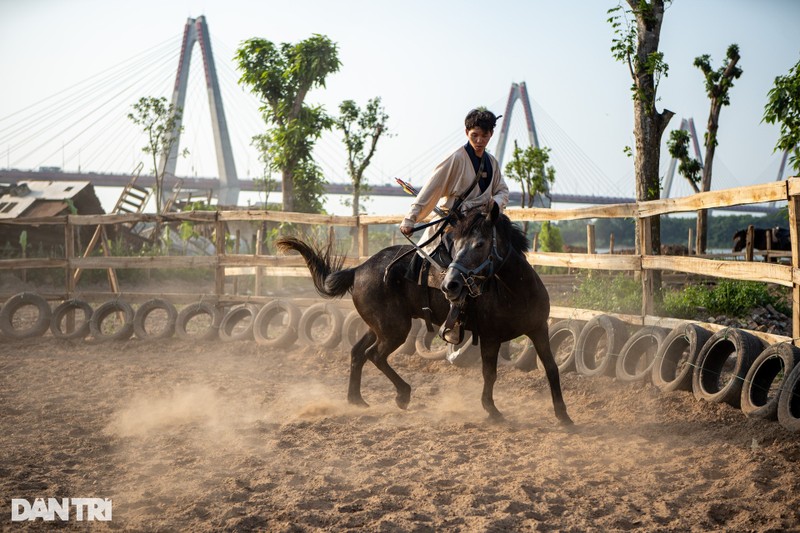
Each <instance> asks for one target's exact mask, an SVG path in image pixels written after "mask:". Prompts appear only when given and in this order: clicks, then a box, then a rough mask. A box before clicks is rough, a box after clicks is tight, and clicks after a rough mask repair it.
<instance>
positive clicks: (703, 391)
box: [692, 328, 766, 407]
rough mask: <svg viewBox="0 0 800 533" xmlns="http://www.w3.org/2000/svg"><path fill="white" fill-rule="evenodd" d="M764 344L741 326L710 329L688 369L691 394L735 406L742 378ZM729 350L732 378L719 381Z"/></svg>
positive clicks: (702, 398)
mask: <svg viewBox="0 0 800 533" xmlns="http://www.w3.org/2000/svg"><path fill="white" fill-rule="evenodd" d="M764 348H766V346H765V344H764V342H763V341H762V340H761V339H759V338H758V337H756V336H754V335H751V334H750V333H747V332H746V331H744V330H741V329H737V328H725V329H722V330H720V331H718V332H716V333H714V334H713V335H712V336H711V338H710V339H708V341H706V343H705V344H704V345H703V349H702V350H701V351H700V353H699V354H698V355H697V362H696V363H695V367H694V372H693V373H692V392H693V393H694V397H695V398H697V399H698V400H706V401H707V402H712V403H723V402H724V403H727V404H730V405H732V406H734V407H739V401H740V400H741V397H742V384H743V382H744V378H745V376H746V375H747V371H748V370H750V366H752V364H753V361H755V360H756V357H758V354H760V353H761V352H762V351H763V350H764ZM733 354H736V363H735V365H734V368H733V378H732V379H730V380H729V381H728V382H727V383H725V384H723V385H720V384H719V376H721V375H722V371H723V367H724V365H725V362H726V361H727V360H728V357H729V356H730V355H733Z"/></svg>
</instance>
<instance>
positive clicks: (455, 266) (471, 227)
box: [441, 202, 503, 302]
mask: <svg viewBox="0 0 800 533" xmlns="http://www.w3.org/2000/svg"><path fill="white" fill-rule="evenodd" d="M499 218H500V208H499V207H498V206H497V204H496V203H494V202H492V207H491V209H489V212H488V213H486V214H484V213H481V212H475V213H473V214H471V215H469V216H467V217H465V218H463V219H461V220H460V221H459V222H458V224H456V226H455V227H454V228H453V232H452V237H453V254H452V255H453V262H452V263H450V266H449V267H448V269H447V272H446V274H445V277H444V280H443V281H442V287H441V288H442V292H444V295H445V297H447V299H448V300H449V301H451V302H462V301H463V300H464V299H465V298H466V296H467V294H468V293H469V294H470V295H471V296H473V297H474V296H478V295H479V294H480V287H481V284H482V283H483V281H484V280H485V279H486V278H488V277H490V276H492V275H493V274H494V271H495V269H496V268H497V267H498V266H499V265H500V263H501V262H502V261H503V258H502V257H501V256H500V254H499V252H498V241H497V229H496V224H497V221H498V219H499Z"/></svg>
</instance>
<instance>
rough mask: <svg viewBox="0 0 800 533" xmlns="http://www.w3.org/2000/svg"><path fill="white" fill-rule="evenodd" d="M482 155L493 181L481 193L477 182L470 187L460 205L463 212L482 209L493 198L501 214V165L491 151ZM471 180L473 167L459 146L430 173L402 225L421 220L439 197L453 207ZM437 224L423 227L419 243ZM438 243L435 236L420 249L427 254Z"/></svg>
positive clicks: (504, 189) (503, 198) (504, 202)
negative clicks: (486, 161)
mask: <svg viewBox="0 0 800 533" xmlns="http://www.w3.org/2000/svg"><path fill="white" fill-rule="evenodd" d="M485 154H486V156H487V159H488V162H490V163H491V165H492V181H491V183H490V184H489V186H488V187H487V188H486V190H485V191H483V192H481V189H480V186H479V185H478V184H476V185H475V187H473V189H472V190H471V191H470V193H469V195H467V198H466V199H465V200H464V202H463V203H462V204H461V212H462V213H466V212H468V211H471V210H473V209H477V208H480V209H485V208H486V206H488V205H489V203H490V200H494V201H495V203H496V204H497V205H498V206H499V207H500V212H501V213H502V212H503V210H504V209H505V207H506V205H507V204H508V186H507V185H506V182H505V181H504V180H503V175H502V173H501V171H500V165H499V164H498V163H497V159H495V157H494V156H493V155H492V154H490V153H489V152H485ZM474 181H475V167H473V166H472V160H471V159H470V157H469V154H468V153H467V150H466V148H465V147H464V146H460V147H459V148H458V149H457V150H456V151H455V152H453V153H452V154H451V155H450V156H449V157H448V158H447V159H445V160H444V161H442V162H441V163H440V164H439V165H438V166H437V167H436V169H435V170H434V171H433V175H432V176H431V177H430V179H428V181H427V183H425V185H424V186H423V187H422V190H421V191H419V194H418V195H417V197H416V199H415V201H414V203H413V204H411V208H410V209H409V211H408V214H407V215H406V218H405V219H403V222H402V224H401V226H413V225H416V224H419V223H421V222H422V221H424V219H425V217H427V216H428V215H429V214H430V213H431V212H432V211H433V208H434V207H436V205H437V202H439V200H440V199H444V202H443V203H442V204H441V205H442V206H444V207H445V208H447V209H450V208H452V207H453V204H454V203H455V201H456V199H457V198H458V196H459V195H460V194H462V193H463V192H464V191H466V190H467V189H468V188H469V187H470V185H472V183H473V182H474ZM438 227H439V224H437V225H435V226H430V227H428V228H426V229H425V230H424V231H423V233H422V235H421V236H420V237H419V241H418V242H419V243H420V244H422V243H424V242H425V241H427V240H428V239H430V238H431V236H432V235H433V234H434V233H435V232H436V230H437V229H438ZM439 242H440V239H436V240H434V241H433V242H431V243H430V244H429V245H427V246H425V247H424V248H423V249H424V250H425V252H426V253H429V254H430V253H432V252H433V251H434V250H435V249H436V247H437V246H438V245H439Z"/></svg>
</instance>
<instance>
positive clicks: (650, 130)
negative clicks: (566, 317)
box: [628, 0, 674, 312]
mask: <svg viewBox="0 0 800 533" xmlns="http://www.w3.org/2000/svg"><path fill="white" fill-rule="evenodd" d="M628 4H629V5H630V6H631V9H632V10H633V12H634V13H635V14H636V28H637V46H636V60H635V62H634V65H635V66H636V68H635V70H632V72H631V73H632V75H633V77H634V85H635V88H636V96H635V98H634V122H633V134H634V137H635V139H636V154H635V158H634V171H635V174H636V200H637V201H647V200H657V199H659V198H660V196H661V191H660V187H661V183H660V180H659V158H660V155H661V136H662V134H663V133H664V130H665V129H666V127H667V124H668V123H669V121H670V119H671V118H672V116H673V115H674V113H673V112H672V111H668V110H666V109H665V110H664V111H663V113H659V112H658V111H657V110H656V90H657V87H656V79H655V76H654V75H653V72H652V71H651V70H650V69H648V68H647V65H648V64H649V63H650V59H651V58H652V57H653V56H654V55H655V54H657V53H658V43H659V38H660V34H661V23H662V21H663V18H664V1H663V0H653V1H652V2H651V3H650V5H649V6H646V7H645V8H644V9H642V3H641V2H640V0H628ZM647 223H649V233H650V238H649V239H646V240H645V239H642V236H641V235H640V234H638V233H637V235H636V243H637V248H638V250H637V251H638V252H639V253H641V254H652V255H659V254H660V253H661V220H660V218H659V217H658V216H654V217H650V218H649V220H648V221H647ZM637 230H640V228H638V227H637ZM648 241H649V245H650V249H649V250H642V249H640V245H641V243H643V242H648ZM645 274H646V275H645V276H644V277H643V284H644V286H643V289H644V290H645V291H647V293H648V294H651V295H654V296H655V297H656V298H659V297H660V292H661V273H660V272H658V271H652V272H650V273H649V274H650V275H648V272H645ZM650 307H652V305H650ZM646 311H647V312H651V311H652V309H648V310H646Z"/></svg>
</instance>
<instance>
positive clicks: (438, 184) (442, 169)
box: [400, 157, 455, 227]
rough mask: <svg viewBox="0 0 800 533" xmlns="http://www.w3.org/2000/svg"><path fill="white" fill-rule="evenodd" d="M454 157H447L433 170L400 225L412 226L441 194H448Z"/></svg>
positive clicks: (431, 207)
mask: <svg viewBox="0 0 800 533" xmlns="http://www.w3.org/2000/svg"><path fill="white" fill-rule="evenodd" d="M454 165H455V158H453V157H448V158H447V159H445V160H444V161H442V162H441V163H439V166H437V167H436V169H435V170H434V171H433V175H432V176H431V177H430V179H429V180H428V181H427V183H425V185H424V186H423V187H422V190H421V191H419V194H418V195H417V197H416V200H415V201H414V203H413V204H411V208H410V209H409V210H408V214H407V215H406V218H404V219H403V222H402V223H401V224H400V226H401V227H408V226H413V225H414V224H416V223H417V222H420V221H422V220H424V219H425V217H427V216H428V215H429V214H431V212H432V211H433V208H434V207H436V204H437V203H438V202H439V200H440V199H441V198H442V197H443V196H447V195H448V194H449V190H450V187H451V183H450V182H451V181H452V175H453V168H454Z"/></svg>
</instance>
